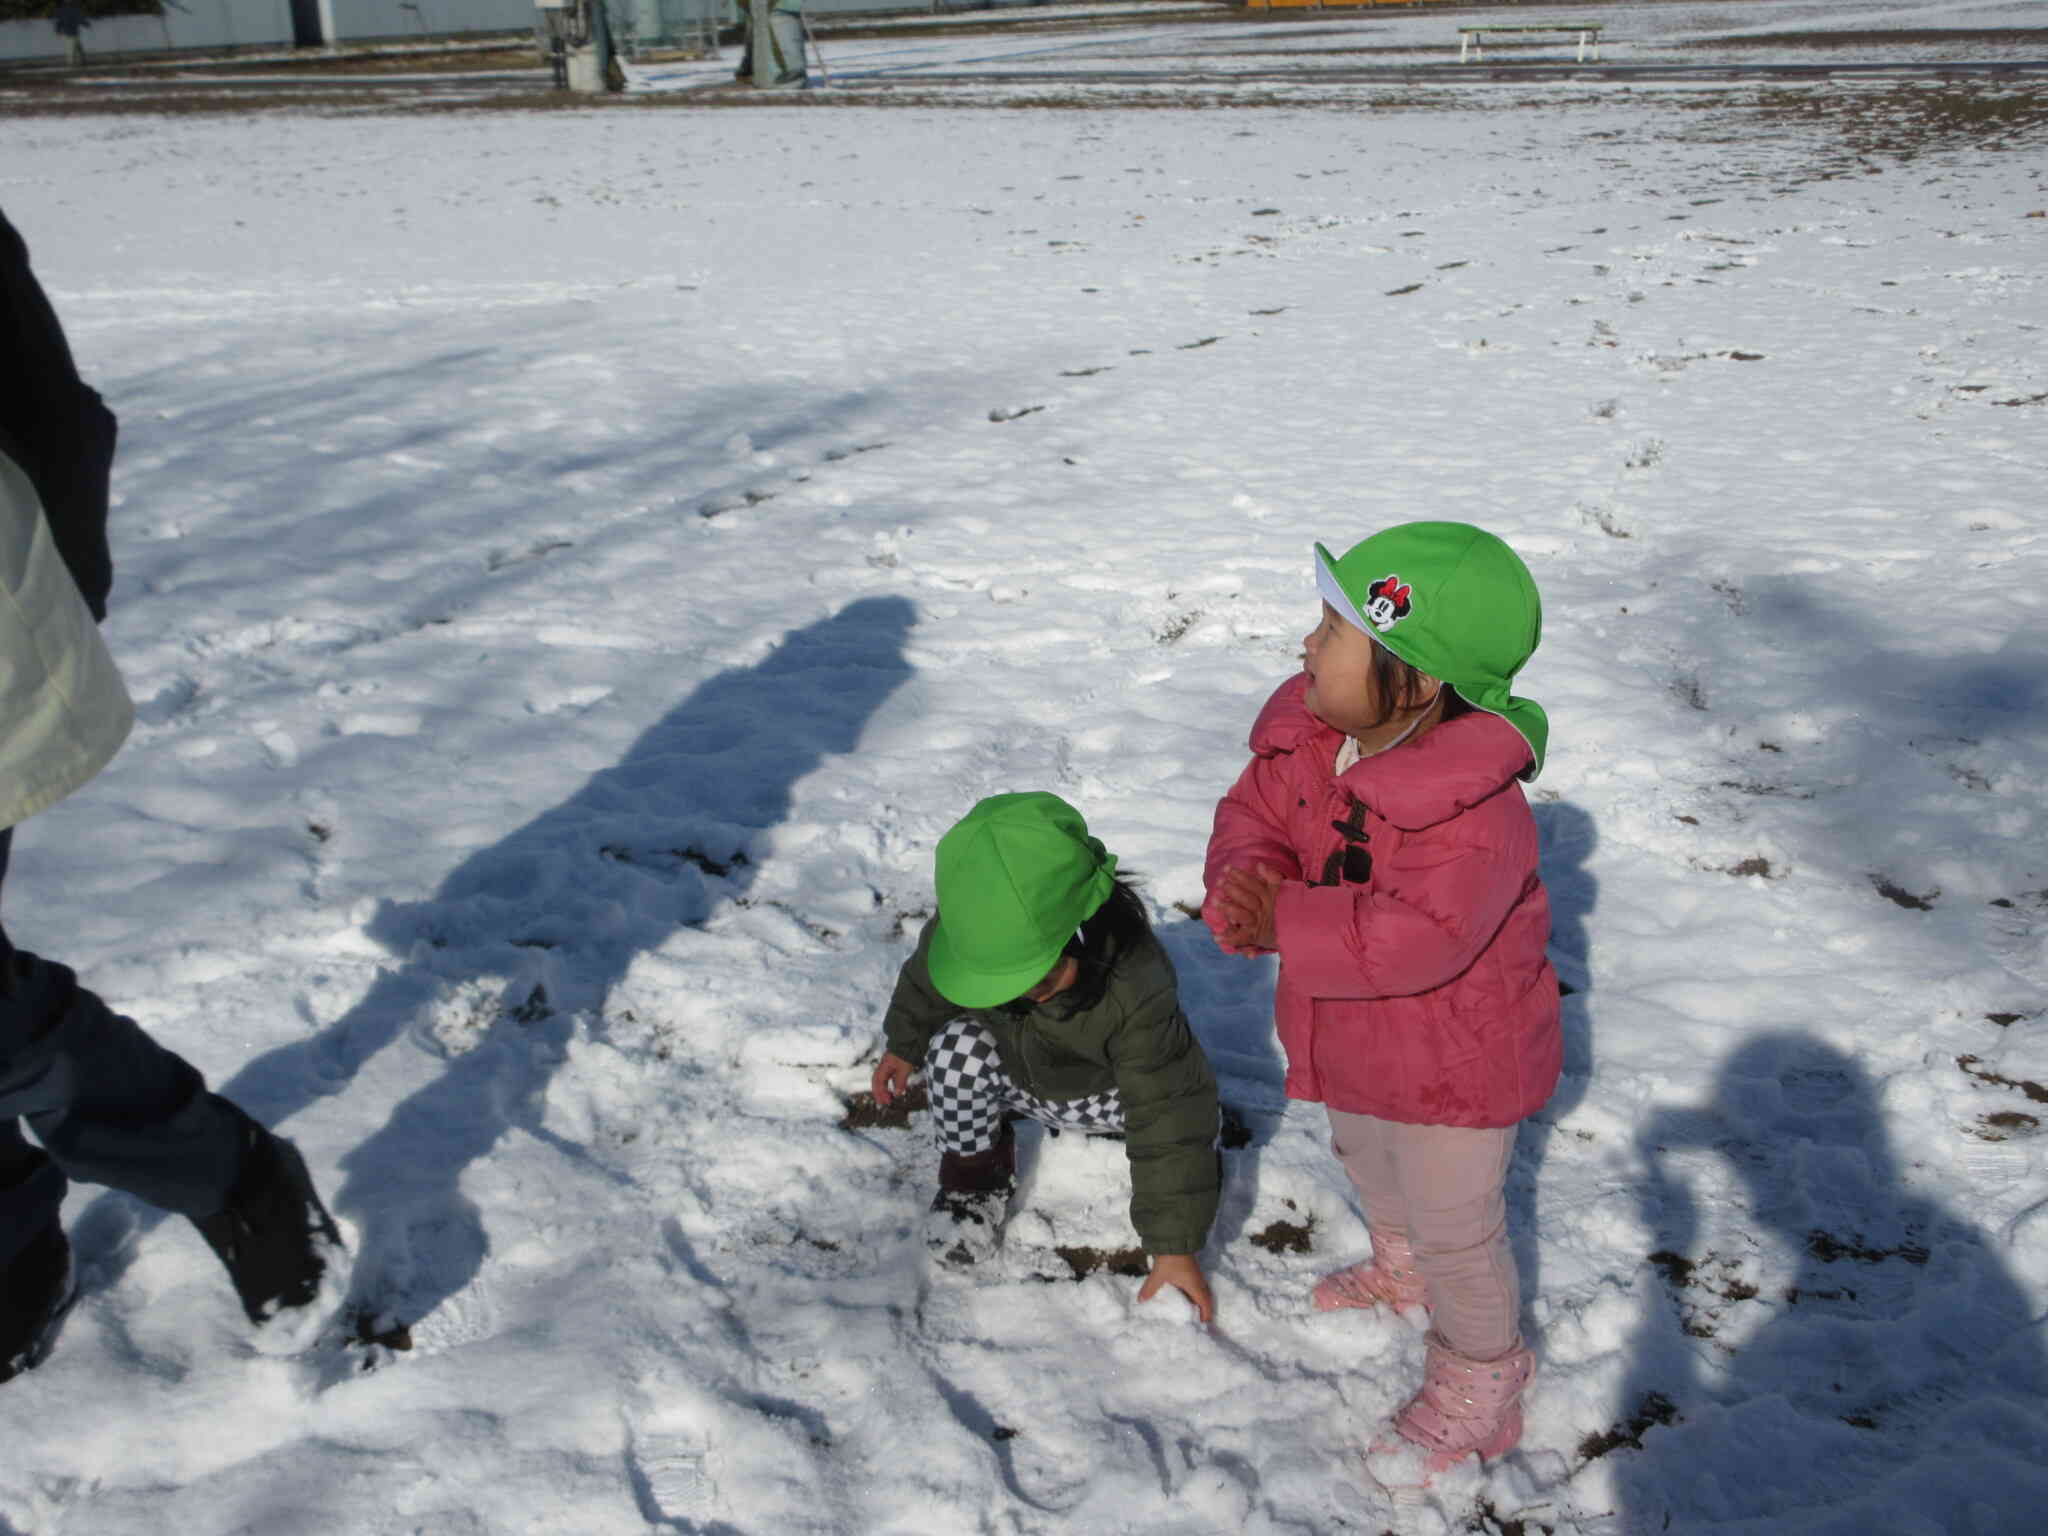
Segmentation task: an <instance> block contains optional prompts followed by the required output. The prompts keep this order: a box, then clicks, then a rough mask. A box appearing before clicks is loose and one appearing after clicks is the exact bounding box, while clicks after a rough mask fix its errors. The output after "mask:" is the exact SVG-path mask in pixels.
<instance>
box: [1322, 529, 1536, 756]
mask: <svg viewBox="0 0 2048 1536" xmlns="http://www.w3.org/2000/svg"><path fill="white" fill-rule="evenodd" d="M1316 586H1317V587H1318V588H1319V589H1320V590H1321V592H1322V594H1323V600H1324V601H1325V602H1327V603H1328V604H1329V605H1330V606H1331V607H1332V608H1334V609H1336V610H1337V612H1338V613H1340V614H1342V615H1343V616H1344V617H1345V618H1346V619H1348V620H1350V621H1351V623H1353V624H1355V625H1357V626H1358V628H1360V629H1362V630H1364V631H1365V633H1366V634H1368V635H1370V636H1371V637H1372V638H1373V640H1374V641H1376V642H1377V643H1378V644H1380V645H1383V646H1385V647H1386V648H1387V649H1388V650H1390V651H1392V652H1393V653H1394V654H1395V655H1396V656H1398V657H1400V658H1401V659H1402V660H1403V661H1405V662H1407V663H1408V665H1409V666H1411V667H1415V668H1418V669H1420V670H1421V671H1424V672H1427V673H1428V674H1429V675H1430V676H1431V677H1436V678H1441V679H1443V681H1445V682H1447V683H1449V684H1450V685H1451V686H1452V687H1453V688H1455V689H1457V690H1458V696H1459V697H1460V698H1462V699H1464V700H1465V702H1466V703H1468V704H1470V705H1472V706H1473V707H1474V708H1476V709H1483V710H1485V711H1486V712H1487V713H1488V714H1492V715H1499V716H1500V717H1501V718H1502V719H1504V720H1506V721H1507V723H1508V724H1509V725H1512V726H1513V727H1514V728H1515V729H1516V730H1518V731H1520V732H1521V733H1522V739H1523V740H1525V741H1527V742H1528V743H1529V758H1530V763H1529V768H1528V771H1527V772H1526V773H1524V774H1523V777H1524V778H1528V779H1533V778H1535V777H1536V775H1537V774H1539V773H1541V772H1542V771H1543V750H1544V747H1545V746H1546V745H1547V744H1548V742H1549V740H1550V721H1549V719H1548V718H1547V717H1546V716H1545V715H1544V713H1543V709H1542V706H1541V705H1539V704H1537V703H1536V701H1535V700H1533V699H1518V698H1515V697H1513V696H1512V695H1511V694H1510V693H1509V692H1508V685H1509V684H1510V683H1512V682H1513V681H1514V677H1515V674H1516V673H1517V672H1519V671H1521V670H1522V665H1523V663H1525V662H1526V661H1528V659H1529V657H1530V656H1531V655H1532V654H1533V653H1534V652H1535V650H1536V644H1537V642H1538V641H1539V640H1541V639H1542V638H1543V601H1542V599H1541V598H1539V597H1538V596H1537V595H1536V581H1535V578H1534V577H1532V576H1531V575H1530V574H1529V567H1527V566H1526V565H1524V564H1522V561H1521V557H1520V556H1518V555H1517V554H1516V553H1515V552H1514V551H1513V550H1512V549H1509V548H1508V547H1507V545H1505V544H1503V543H1502V542H1501V541H1500V540H1499V539H1497V538H1495V537H1494V536H1493V535H1492V534H1490V533H1487V532H1485V531H1484V530H1482V529H1478V528H1474V527H1473V526H1472V525H1471V524H1469V523H1402V524H1400V525H1398V526H1397V527H1393V528H1387V529H1383V530H1382V531H1381V532H1379V533H1376V534H1374V535H1373V536H1372V537H1371V538H1369V539H1367V540H1365V541H1364V542H1363V543H1361V544H1354V545H1352V546H1351V548H1350V549H1348V550H1346V551H1345V553H1344V558H1343V559H1341V560H1339V559H1334V558H1332V556H1331V554H1330V552H1329V551H1328V550H1327V549H1325V548H1323V546H1322V545H1320V544H1318V545H1317V546H1316Z"/></svg>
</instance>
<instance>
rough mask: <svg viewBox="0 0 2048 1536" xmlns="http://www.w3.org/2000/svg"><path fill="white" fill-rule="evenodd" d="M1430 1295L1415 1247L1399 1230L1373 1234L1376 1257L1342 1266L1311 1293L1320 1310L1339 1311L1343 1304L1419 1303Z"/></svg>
mask: <svg viewBox="0 0 2048 1536" xmlns="http://www.w3.org/2000/svg"><path fill="white" fill-rule="evenodd" d="M1426 1295H1427V1291H1426V1288H1425V1287H1424V1285H1423V1281H1422V1271H1421V1270H1419V1269H1417V1268H1416V1267H1415V1250H1414V1249H1413V1248H1411V1247H1409V1246H1408V1239H1407V1238H1406V1237H1405V1236H1402V1235H1400V1234H1398V1233H1391V1232H1375V1233H1373V1234H1372V1258H1371V1259H1370V1260H1369V1261H1367V1262H1366V1263H1363V1264H1353V1265H1352V1266H1351V1267H1350V1268H1349V1269H1339V1270H1335V1271H1333V1272H1331V1273H1330V1274H1327V1275H1325V1276H1323V1278H1322V1279H1320V1280H1318V1281H1317V1282H1316V1288H1315V1292H1314V1294H1313V1295H1312V1296H1311V1297H1310V1300H1312V1301H1313V1302H1314V1303H1315V1308H1316V1310H1317V1311H1318V1312H1335V1311H1336V1310H1337V1309H1338V1308H1339V1307H1392V1308H1393V1309H1394V1310H1395V1311H1397V1312H1398V1311H1399V1310H1400V1309H1401V1308H1403V1307H1419V1306H1422V1305H1424V1304H1425V1297H1426Z"/></svg>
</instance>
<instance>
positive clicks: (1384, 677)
mask: <svg viewBox="0 0 2048 1536" xmlns="http://www.w3.org/2000/svg"><path fill="white" fill-rule="evenodd" d="M1372 680H1373V686H1374V689H1375V691H1376V692H1377V693H1378V694H1379V696H1380V699H1381V700H1382V701H1383V705H1384V708H1383V711H1382V713H1381V715H1380V717H1379V719H1377V720H1375V721H1373V722H1372V723H1373V725H1374V726H1382V725H1385V724H1386V723H1387V722H1388V721H1389V720H1391V719H1393V718H1394V716H1395V715H1397V714H1399V713H1401V711H1403V710H1405V709H1413V708H1414V707H1415V706H1416V705H1418V704H1420V703H1422V701H1423V700H1424V698H1425V697H1427V693H1426V690H1427V688H1428V685H1429V684H1430V683H1431V682H1434V681H1435V679H1434V678H1432V677H1430V675H1429V674H1428V673H1427V672H1424V671H1423V670H1422V669H1421V668H1419V667H1411V666H1409V665H1408V663H1407V662H1405V661H1403V660H1402V659H1401V658H1400V657H1398V656H1396V655H1395V654H1394V653H1393V652H1392V651H1390V650H1388V649H1387V648H1386V647H1385V646H1384V645H1374V646H1373V648H1372ZM1443 690H1444V694H1443V697H1444V714H1443V717H1444V719H1446V720H1455V719H1457V718H1458V716H1460V715H1468V714H1470V713H1471V712H1472V706H1471V705H1470V704H1467V703H1466V702H1465V700H1464V699H1463V698H1461V697H1460V696H1459V694H1458V690H1457V689H1455V688H1453V687H1452V686H1451V685H1450V684H1449V683H1445V684H1444V685H1443Z"/></svg>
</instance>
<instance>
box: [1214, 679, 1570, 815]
mask: <svg viewBox="0 0 2048 1536" xmlns="http://www.w3.org/2000/svg"><path fill="white" fill-rule="evenodd" d="M1307 692H1308V675H1307V674H1306V673H1299V674H1297V675H1296V676H1294V677H1291V678H1289V679H1288V680H1287V681H1286V682H1284V683H1282V684H1281V685H1280V687H1279V688H1278V689H1277V690H1276V691H1275V692H1274V694H1273V696H1272V697H1271V698H1270V699H1268V700H1267V701H1266V707H1265V708H1264V709H1262V710H1260V711H1259V718H1258V719H1257V720H1256V721H1254V722H1253V724H1252V736H1251V748H1252V751H1253V752H1254V753H1255V754H1256V755H1258V756H1260V757H1272V756H1275V755H1276V754H1278V753H1282V752H1299V751H1303V750H1312V751H1321V752H1325V753H1327V755H1328V761H1329V762H1330V764H1331V765H1332V767H1334V765H1335V763H1336V760H1337V749H1338V747H1339V746H1340V745H1342V743H1343V740H1344V735H1343V732H1341V731H1339V730H1337V729H1336V728H1335V727H1334V726H1330V725H1325V724H1324V723H1323V722H1322V721H1321V720H1319V719H1317V718H1316V717H1315V716H1314V715H1313V714H1311V713H1310V712H1309V708H1308V706H1307V705H1306V704H1304V703H1303V702H1302V697H1303V695H1304V694H1306V693H1307ZM1528 766H1529V743H1528V742H1527V741H1526V740H1525V739H1524V738H1523V736H1522V733H1521V732H1520V731H1518V730H1516V729H1515V727H1514V726H1513V725H1511V724H1510V723H1509V722H1508V721H1506V720H1504V719H1502V718H1501V717H1500V716H1499V715H1491V714H1487V713H1485V712H1484V711H1482V710H1474V711H1473V712H1472V713H1471V714H1468V715H1460V716H1459V717H1458V718H1457V719H1455V720H1447V721H1445V722H1444V723H1443V724H1442V725H1439V726H1437V727H1436V729H1434V730H1432V731H1430V732H1429V733H1428V734H1427V735H1425V736H1423V737H1422V738H1421V739H1420V740H1419V741H1410V742H1404V743H1403V744H1402V745H1400V746H1398V747H1395V748H1394V749H1393V750H1392V751H1389V752H1385V753H1382V754H1381V755H1380V756H1378V757H1368V758H1362V759H1361V760H1360V761H1358V762H1357V763H1354V764H1353V765H1352V766H1351V767H1350V768H1348V769H1346V770H1345V771H1344V773H1343V774H1342V775H1341V776H1340V777H1339V778H1338V780H1337V782H1338V783H1340V784H1341V785H1343V787H1344V788H1345V790H1346V791H1347V792H1349V793H1351V794H1353V795H1356V796H1357V797H1358V798H1359V799H1360V800H1363V801H1364V802H1365V803H1366V804H1367V805H1369V806H1371V807H1372V809H1373V810H1374V811H1375V812H1377V813H1378V814H1379V815H1380V816H1382V817H1384V818H1385V819H1386V820H1388V821H1390V822H1392V823H1393V824H1394V825H1395V826H1397V827H1400V828H1401V829H1402V830H1403V831H1409V832H1413V831H1418V830H1420V829H1421V828H1423V827H1433V826H1435V825H1436V824H1437V823H1438V822H1441V821H1448V820H1449V819H1450V818H1451V817H1453V816H1456V815H1458V814H1459V813H1460V812H1463V811H1466V810H1469V809H1470V808H1471V807H1472V806H1475V805H1477V804H1479V802H1480V801H1482V800H1485V799H1488V798H1490V797H1491V796H1493V795H1496V794H1498V793H1500V791H1501V790H1502V789H1503V788H1504V787H1505V786H1506V785H1508V784H1510V783H1512V782H1513V781H1514V780H1515V779H1517V778H1518V777H1519V776H1520V775H1521V773H1522V771H1523V770H1524V769H1526V768H1527V767H1528Z"/></svg>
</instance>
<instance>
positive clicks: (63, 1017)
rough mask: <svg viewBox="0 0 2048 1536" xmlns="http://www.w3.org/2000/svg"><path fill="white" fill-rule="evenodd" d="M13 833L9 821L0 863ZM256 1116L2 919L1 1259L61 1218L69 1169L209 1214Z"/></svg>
mask: <svg viewBox="0 0 2048 1536" xmlns="http://www.w3.org/2000/svg"><path fill="white" fill-rule="evenodd" d="M7 842H8V838H7V834H6V833H4V832H0V875H4V872H5V869H6V854H7ZM21 1121H26V1122H27V1124H28V1127H29V1129H30V1130H32V1131H34V1132H35V1135H36V1139H37V1140H38V1141H40V1142H41V1143H42V1147H41V1149H40V1150H38V1149H37V1148H35V1147H32V1146H30V1145H29V1144H28V1142H27V1141H26V1140H25V1139H24V1138H23V1137H22V1135H21V1132H20V1130H19V1127H18V1122H21ZM248 1124H249V1120H248V1117H247V1116H245V1115H244V1114H243V1113H242V1112H241V1111H240V1110H239V1109H237V1108H235V1106H234V1105H232V1104H230V1103H229V1102H228V1101H227V1100H226V1099H223V1098H221V1097H220V1096H219V1095H218V1094H214V1093H209V1092H208V1091H207V1088H206V1083H205V1081H204V1079H202V1078H201V1077H200V1075H199V1072H198V1070H197V1069H196V1068H194V1067H193V1066H192V1065H191V1063H189V1062H187V1061H186V1060H185V1059H184V1058H183V1057H181V1056H178V1055H175V1054H174V1053H172V1052H170V1051H167V1050H165V1049H164V1048H163V1047H162V1046H161V1045H158V1044H157V1043H156V1041H154V1040H152V1039H150V1037H149V1036H148V1035H147V1034H145V1033H144V1032H143V1030H142V1029H141V1027H140V1026H138V1025H137V1024H136V1023H135V1022H134V1020H132V1019H127V1018H123V1017H122V1016H121V1015H120V1014H117V1013H115V1012H114V1011H113V1010H112V1009H110V1008H109V1007H107V1005H106V1004H105V1003H104V1002H102V1001H101V1000H100V999H99V998H98V997H96V996H95V995H94V994H93V993H91V992H89V991H87V990H86V989H85V988H84V987H81V986H79V985H78V980H77V978H76V977H75V976H73V975H72V973H71V971H70V970H69V969H68V968H67V967H65V966H62V965H58V964H57V963H55V962H54V961H50V960H44V959H41V958H39V957H38V956H35V955H31V954H28V953H27V952H25V951H23V950H18V949H15V948H14V947H13V946H12V945H11V944H10V943H9V942H8V940H7V936H6V932H5V930H4V929H0V1263H5V1262H7V1261H8V1260H10V1259H12V1258H13V1257H14V1255H15V1254H16V1253H18V1252H19V1251H20V1249H21V1247H22V1246H23V1245H24V1244H25V1243H27V1242H28V1240H29V1239H30V1238H32V1237H33V1236H35V1234H36V1233H37V1232H38V1231H40V1230H42V1228H43V1227H44V1226H46V1225H47V1224H48V1223H49V1222H51V1221H53V1220H55V1219H56V1214H57V1206H58V1204H59V1203H60V1202H61V1201H62V1200H63V1198H64V1188H65V1180H66V1179H67V1178H71V1179H77V1180H79V1181H81V1182H83V1183H88V1184H104V1185H106V1186H108V1187H109V1188H112V1189H118V1190H122V1191H124V1192H126V1193H128V1194H131V1195H136V1196H138V1197H140V1198H141V1199H144V1200H147V1201H148V1202H149V1203H150V1204H151V1205H155V1206H160V1207H162V1208H163V1209H164V1210H167V1211H170V1212H173V1213H174V1214H177V1215H181V1216H191V1217H199V1216H211V1215H212V1214H214V1213H215V1212H216V1211H218V1210H220V1209H221V1207H222V1206H224V1205H226V1204H227V1199H228V1192H229V1190H230V1189H232V1188H233V1186H234V1182H235V1178H236V1175H237V1174H238V1173H240V1171H241V1167H242V1157H243V1149H244V1147H245V1145H246V1138H245V1128H246V1127H247V1126H248Z"/></svg>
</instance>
